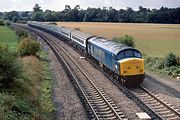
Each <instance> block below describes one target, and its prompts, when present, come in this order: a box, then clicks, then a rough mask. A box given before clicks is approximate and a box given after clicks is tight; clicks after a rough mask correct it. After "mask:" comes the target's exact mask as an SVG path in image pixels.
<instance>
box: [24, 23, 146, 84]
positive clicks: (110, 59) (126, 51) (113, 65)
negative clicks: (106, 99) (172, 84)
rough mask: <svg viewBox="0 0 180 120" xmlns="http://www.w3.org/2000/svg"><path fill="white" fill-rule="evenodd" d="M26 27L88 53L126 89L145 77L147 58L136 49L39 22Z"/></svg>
mask: <svg viewBox="0 0 180 120" xmlns="http://www.w3.org/2000/svg"><path fill="white" fill-rule="evenodd" d="M27 24H28V26H30V27H34V28H37V29H41V30H43V31H46V32H48V33H51V34H53V35H55V36H56V37H59V38H60V39H63V40H65V41H66V42H69V43H70V44H72V45H73V46H74V47H76V48H78V49H80V50H81V51H82V52H85V53H86V54H87V56H88V57H90V58H92V60H93V61H95V62H96V63H97V64H98V65H99V67H101V68H102V69H104V71H105V72H107V73H108V74H109V75H111V76H112V77H113V78H114V79H116V80H118V81H119V82H120V83H121V84H123V85H125V86H138V85H140V84H141V83H142V82H143V80H144V78H145V70H144V59H143V58H142V54H141V52H140V51H139V50H137V49H135V48H132V47H129V46H127V45H124V44H120V43H116V42H114V41H112V40H108V39H106V38H104V37H99V36H96V35H91V34H88V33H85V32H82V31H79V30H76V29H71V28H67V27H64V26H57V25H51V24H48V23H44V22H36V21H28V22H27Z"/></svg>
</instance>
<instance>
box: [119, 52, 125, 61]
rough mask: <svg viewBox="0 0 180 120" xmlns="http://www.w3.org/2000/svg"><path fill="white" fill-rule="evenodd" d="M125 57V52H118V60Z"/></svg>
mask: <svg viewBox="0 0 180 120" xmlns="http://www.w3.org/2000/svg"><path fill="white" fill-rule="evenodd" d="M123 58H125V57H124V52H120V53H119V54H118V60H120V59H123Z"/></svg>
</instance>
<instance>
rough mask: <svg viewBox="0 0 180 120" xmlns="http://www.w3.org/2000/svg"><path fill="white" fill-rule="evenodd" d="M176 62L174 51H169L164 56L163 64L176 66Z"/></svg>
mask: <svg viewBox="0 0 180 120" xmlns="http://www.w3.org/2000/svg"><path fill="white" fill-rule="evenodd" d="M177 64H178V61H177V57H176V55H175V54H174V53H169V54H168V55H167V56H166V57H165V58H164V66H166V67H170V66H176V65H177Z"/></svg>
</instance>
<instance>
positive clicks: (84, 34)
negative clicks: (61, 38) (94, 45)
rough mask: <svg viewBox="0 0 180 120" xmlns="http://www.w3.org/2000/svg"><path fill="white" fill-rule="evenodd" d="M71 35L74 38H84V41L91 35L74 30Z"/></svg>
mask: <svg viewBox="0 0 180 120" xmlns="http://www.w3.org/2000/svg"><path fill="white" fill-rule="evenodd" d="M71 34H72V35H76V36H78V37H83V38H85V39H88V38H90V37H92V35H91V34H88V33H84V32H81V31H79V30H74V31H72V32H71Z"/></svg>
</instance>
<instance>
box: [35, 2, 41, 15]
mask: <svg viewBox="0 0 180 120" xmlns="http://www.w3.org/2000/svg"><path fill="white" fill-rule="evenodd" d="M33 11H34V13H35V12H41V11H42V10H41V7H40V6H39V5H38V4H37V3H36V4H35V6H34V7H33Z"/></svg>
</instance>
